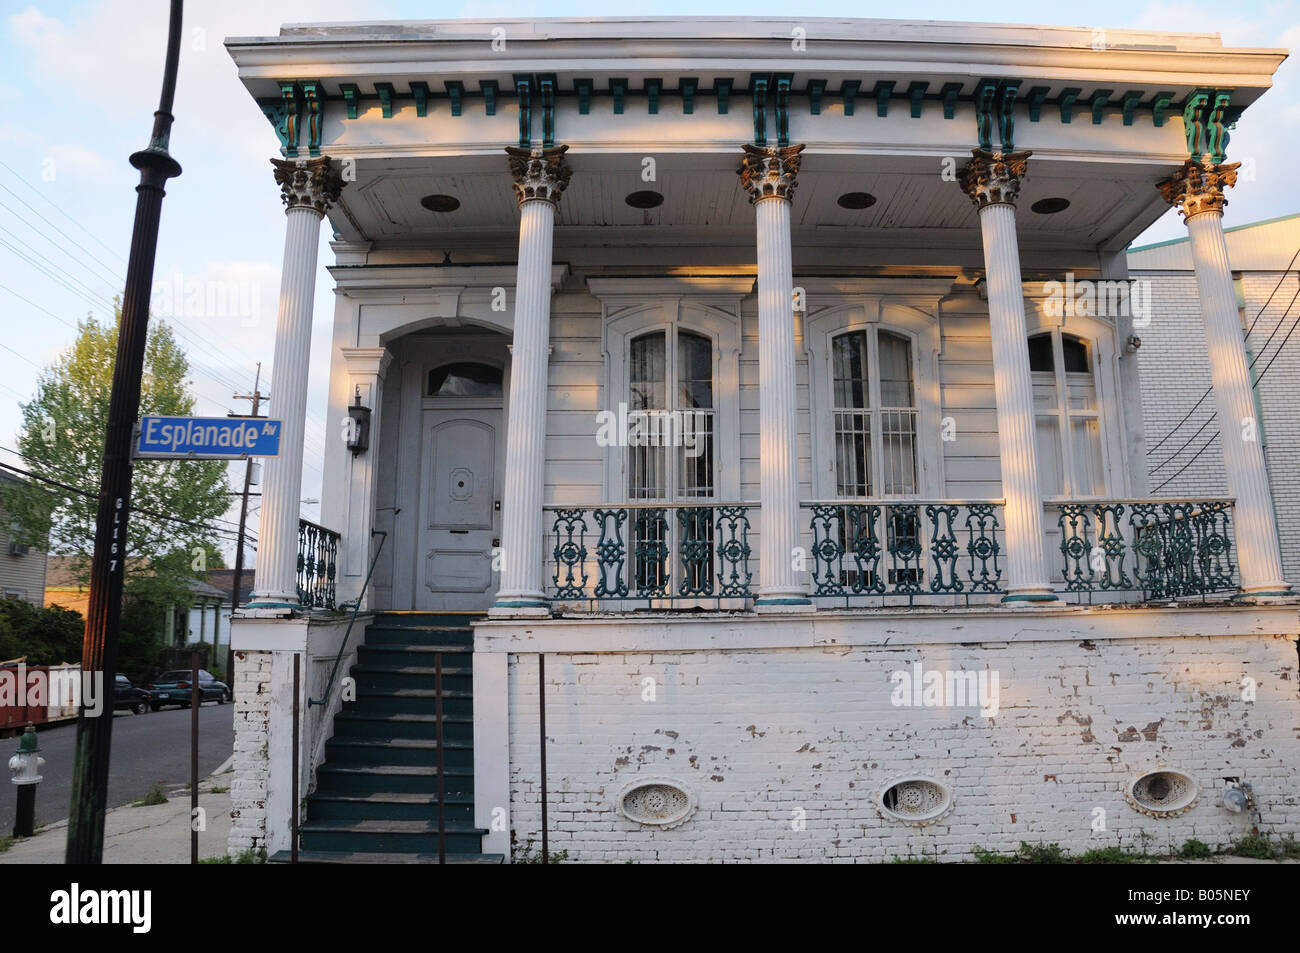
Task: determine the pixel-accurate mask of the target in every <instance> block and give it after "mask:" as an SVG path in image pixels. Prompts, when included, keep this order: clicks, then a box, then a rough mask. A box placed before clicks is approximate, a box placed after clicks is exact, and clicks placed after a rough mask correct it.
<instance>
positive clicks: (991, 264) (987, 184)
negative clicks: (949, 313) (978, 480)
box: [958, 149, 1056, 603]
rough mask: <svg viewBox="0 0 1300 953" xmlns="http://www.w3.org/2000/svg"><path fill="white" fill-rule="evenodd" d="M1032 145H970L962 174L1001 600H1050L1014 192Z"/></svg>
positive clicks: (1018, 186) (1017, 191)
mask: <svg viewBox="0 0 1300 953" xmlns="http://www.w3.org/2000/svg"><path fill="white" fill-rule="evenodd" d="M1029 155H1030V153H1028V152H1010V153H1005V154H1004V153H1001V152H986V151H984V150H982V149H976V150H974V151H973V156H972V158H971V161H970V162H969V163H968V164H967V165H966V166H965V168H963V169H962V170H961V173H960V175H959V176H958V180H959V181H960V183H961V187H962V188H963V189H964V190H965V191H966V194H967V195H969V196H970V198H971V201H973V202H974V203H975V207H976V208H978V209H979V219H980V232H981V233H982V235H983V239H984V272H985V276H986V282H987V286H988V298H989V333H990V335H991V336H992V339H993V391H994V396H995V398H996V400H997V405H998V407H997V419H998V451H999V456H1000V457H1001V462H1002V495H1003V497H1004V498H1005V499H1006V508H1005V510H1004V517H1005V524H1006V525H1005V528H1004V534H1005V539H1006V566H1007V586H1006V588H1007V594H1006V595H1005V596H1004V597H1003V599H1002V601H1003V602H1011V603H1014V602H1051V601H1054V600H1055V599H1056V596H1055V594H1054V593H1053V592H1052V590H1051V587H1050V586H1049V585H1048V583H1047V573H1046V570H1045V562H1044V559H1043V543H1044V537H1043V498H1042V494H1041V491H1040V490H1039V484H1038V452H1037V443H1036V440H1035V434H1034V390H1033V378H1032V377H1031V376H1030V372H1029V343H1028V340H1027V337H1026V332H1025V301H1024V290H1023V286H1022V284H1021V278H1020V247H1019V243H1018V241H1017V239H1016V206H1015V201H1016V197H1017V196H1018V195H1019V193H1020V180H1021V179H1022V178H1023V177H1024V175H1025V170H1026V166H1027V160H1028V158H1029Z"/></svg>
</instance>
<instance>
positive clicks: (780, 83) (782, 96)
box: [772, 73, 794, 149]
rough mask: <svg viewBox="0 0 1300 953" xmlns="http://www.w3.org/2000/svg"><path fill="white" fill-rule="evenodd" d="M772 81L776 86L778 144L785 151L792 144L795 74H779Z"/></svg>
mask: <svg viewBox="0 0 1300 953" xmlns="http://www.w3.org/2000/svg"><path fill="white" fill-rule="evenodd" d="M772 79H773V81H774V82H775V84H776V144H777V145H778V146H780V147H781V148H782V149H784V148H785V147H786V146H788V145H789V144H790V86H791V85H792V84H793V83H794V74H792V73H777V74H776V75H775V76H774V77H772Z"/></svg>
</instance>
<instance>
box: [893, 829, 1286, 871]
mask: <svg viewBox="0 0 1300 953" xmlns="http://www.w3.org/2000/svg"><path fill="white" fill-rule="evenodd" d="M1224 854H1233V855H1236V856H1237V857H1250V858H1253V859H1256V860H1300V841H1297V840H1295V838H1293V837H1285V838H1282V839H1280V840H1273V839H1271V838H1268V837H1264V836H1261V835H1259V834H1250V835H1248V836H1246V837H1243V838H1241V840H1239V841H1237V842H1236V843H1234V844H1231V845H1229V846H1228V847H1225V848H1222V849H1220V850H1216V849H1215V848H1213V847H1211V846H1210V845H1209V844H1207V843H1205V842H1204V841H1199V840H1196V839H1195V838H1192V839H1190V840H1186V841H1184V842H1183V846H1182V847H1180V848H1178V850H1177V851H1175V850H1173V846H1172V845H1170V849H1169V852H1168V853H1159V854H1153V853H1150V852H1149V851H1147V850H1126V849H1125V848H1123V847H1114V846H1112V847H1094V848H1092V849H1091V850H1086V851H1084V852H1083V853H1082V854H1070V853H1067V852H1066V851H1065V850H1064V849H1062V847H1061V845H1059V844H1030V843H1028V842H1026V841H1021V842H1020V847H1019V849H1017V850H1016V852H1015V853H1014V854H1000V853H998V852H997V851H995V850H987V849H986V848H983V847H980V846H978V845H977V846H975V847H972V848H971V855H972V857H973V858H974V859H973V861H972V862H973V863H976V864H1153V863H1156V862H1158V861H1162V860H1208V859H1210V858H1212V857H1217V856H1222V855H1224ZM893 862H894V863H896V864H897V863H922V861H916V860H910V859H902V858H894V861H893Z"/></svg>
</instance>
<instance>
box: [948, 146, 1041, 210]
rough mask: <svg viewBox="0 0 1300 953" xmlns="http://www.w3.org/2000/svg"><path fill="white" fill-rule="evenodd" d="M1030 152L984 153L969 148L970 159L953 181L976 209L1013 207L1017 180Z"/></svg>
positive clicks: (1021, 175) (1026, 165)
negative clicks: (1000, 206)
mask: <svg viewBox="0 0 1300 953" xmlns="http://www.w3.org/2000/svg"><path fill="white" fill-rule="evenodd" d="M1031 155H1033V153H1032V152H988V151H986V150H984V149H972V150H971V160H970V161H969V162H967V163H966V165H964V166H963V167H962V168H961V171H959V172H958V173H957V182H958V184H959V185H960V186H961V187H962V190H963V191H964V192H965V193H966V194H967V195H969V196H970V200H971V201H972V202H974V203H975V207H976V208H979V209H984V208H988V207H989V206H990V205H1015V204H1016V199H1017V198H1018V197H1019V195H1020V180H1021V179H1023V178H1024V177H1025V174H1026V172H1027V171H1028V168H1029V157H1030V156H1031Z"/></svg>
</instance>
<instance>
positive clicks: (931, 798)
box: [876, 778, 952, 825]
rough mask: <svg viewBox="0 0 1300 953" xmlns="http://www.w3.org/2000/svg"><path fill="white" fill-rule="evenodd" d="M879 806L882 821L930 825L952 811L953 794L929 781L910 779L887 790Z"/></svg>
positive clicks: (882, 794) (880, 798)
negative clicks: (888, 819) (885, 819)
mask: <svg viewBox="0 0 1300 953" xmlns="http://www.w3.org/2000/svg"><path fill="white" fill-rule="evenodd" d="M876 806H877V809H878V810H879V812H880V815H881V816H882V817H888V818H891V819H893V820H896V821H902V822H904V823H905V824H916V825H921V824H929V823H931V822H933V821H937V820H938V819H939V818H941V817H943V816H944V815H945V814H947V813H948V812H949V811H951V810H952V791H950V790H949V789H948V787H947V786H946V785H943V784H940V783H939V782H938V781H932V780H931V779H929V778H907V779H905V780H902V781H895V782H894V783H893V784H891V785H889V786H888V787H887V788H885V790H884V791H882V792H881V793H880V797H879V799H878V802H877V805H876Z"/></svg>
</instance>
